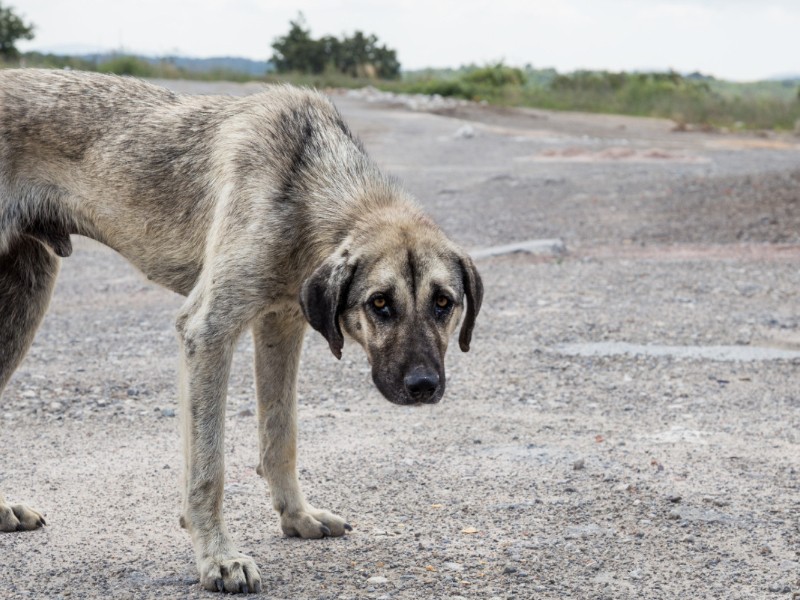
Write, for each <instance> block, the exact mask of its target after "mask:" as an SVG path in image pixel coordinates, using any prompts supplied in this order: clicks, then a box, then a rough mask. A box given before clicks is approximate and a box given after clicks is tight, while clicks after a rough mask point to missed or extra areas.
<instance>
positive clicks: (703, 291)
mask: <svg viewBox="0 0 800 600" xmlns="http://www.w3.org/2000/svg"><path fill="white" fill-rule="evenodd" d="M164 83H165V84H166V85H169V86H171V87H175V88H178V89H180V90H181V91H186V92H190V93H197V92H204V93H232V94H242V93H248V92H250V91H253V90H254V89H255V88H254V87H253V86H239V85H234V84H230V85H228V84H225V85H211V84H193V83H187V82H164ZM334 100H335V101H336V103H337V104H338V105H339V106H340V108H341V110H342V112H343V113H344V115H345V116H346V118H347V119H348V120H349V122H350V123H351V125H352V126H353V128H354V129H355V130H356V131H357V132H358V134H359V135H360V136H361V137H362V139H363V140H364V142H365V145H366V147H367V149H368V150H369V151H370V152H371V154H372V155H373V156H374V157H375V158H376V159H377V161H378V162H379V163H380V164H381V165H382V166H383V167H384V168H385V169H386V170H387V171H389V172H391V173H393V174H395V175H396V176H397V177H398V178H400V179H401V180H402V181H403V182H404V183H405V185H406V186H407V187H408V188H410V189H411V190H412V191H413V192H414V193H415V194H416V195H417V196H418V198H419V199H420V201H421V203H422V204H423V205H424V206H425V207H426V209H427V210H429V212H430V213H431V214H432V215H433V216H434V217H435V218H436V220H437V221H438V222H439V223H441V224H442V225H443V227H444V228H445V229H446V230H447V231H448V233H449V234H450V235H451V236H452V237H453V238H455V239H456V240H458V241H459V242H460V243H462V244H463V245H464V246H466V247H468V248H472V249H485V248H489V247H493V246H498V245H504V244H509V243H513V242H522V241H526V240H532V239H538V238H548V239H553V238H557V239H560V240H562V241H563V243H564V246H565V248H566V251H565V252H562V253H555V254H523V253H518V254H510V255H504V256H496V257H491V258H483V259H481V260H480V261H479V263H478V266H479V269H480V270H481V272H482V274H483V278H484V284H485V287H486V299H485V305H484V306H485V308H484V310H483V312H482V314H481V316H480V318H479V321H478V326H477V328H476V332H475V337H474V340H473V345H472V351H471V352H470V353H468V354H460V353H459V352H458V350H457V347H454V348H453V349H452V350H451V353H450V355H449V356H448V375H449V382H448V392H447V395H446V397H445V399H444V401H443V402H442V403H441V404H439V405H437V406H433V407H422V408H403V407H397V406H393V405H390V404H389V403H388V402H386V401H385V400H384V399H382V398H381V397H380V395H379V393H378V392H377V391H376V390H375V389H374V387H373V386H372V384H371V382H370V378H369V370H368V366H367V362H366V359H365V357H364V356H363V353H362V352H361V351H360V350H359V349H358V348H357V347H355V346H354V345H353V344H352V343H349V344H346V345H345V350H344V358H343V359H342V361H341V362H337V361H336V360H335V359H334V358H333V357H332V356H331V355H330V352H329V351H328V350H327V346H326V345H325V343H324V340H322V338H321V337H320V336H318V335H312V334H309V335H308V336H307V341H306V348H305V353H304V358H303V368H302V372H301V381H300V408H299V415H300V440H299V449H300V450H299V462H300V465H301V467H300V477H301V482H302V484H303V486H304V488H305V491H306V493H307V495H308V497H309V500H310V501H311V502H312V503H314V504H316V505H317V506H320V507H322V508H328V509H330V510H333V511H335V512H338V513H339V514H341V515H342V516H344V517H346V518H347V519H348V520H349V522H350V523H351V524H352V525H353V527H354V530H353V532H352V533H350V534H348V535H347V536H346V537H344V538H340V539H325V540H306V541H301V540H296V539H289V538H285V537H283V536H282V535H281V533H280V528H279V526H278V520H277V517H276V515H274V513H273V511H272V509H271V505H270V501H269V495H268V491H267V489H266V485H265V484H264V483H263V481H262V480H261V479H260V478H259V477H258V476H257V475H256V473H255V468H254V467H255V464H256V460H257V458H256V456H257V443H256V424H255V418H254V416H253V412H254V388H253V379H252V375H251V363H252V344H251V341H250V340H249V338H244V339H243V340H242V341H241V343H240V345H239V347H238V350H237V354H236V357H235V359H234V369H233V373H232V376H231V381H230V389H229V403H228V409H227V411H228V412H227V415H228V416H227V438H226V443H225V446H226V450H227V456H226V460H227V473H226V477H227V481H226V488H225V490H226V493H225V504H226V508H225V514H226V517H227V521H228V527H229V530H230V531H231V533H232V535H233V536H234V538H235V539H236V540H238V541H239V544H240V549H242V550H243V551H245V552H247V553H248V554H250V555H251V556H253V557H254V558H255V560H256V561H257V563H258V564H259V565H260V567H261V570H262V577H263V578H264V582H265V593H264V596H265V597H269V598H287V599H302V598H320V599H322V598H325V599H330V600H333V599H341V600H344V599H353V600H354V599H360V598H375V599H387V600H388V599H415V598H437V599H438V598H450V599H458V598H503V599H505V598H552V599H562V598H587V599H589V598H591V599H601V598H607V599H612V598H613V599H625V598H637V599H638V598H692V599H693V598H725V599H750V598H776V600H778V599H781V598H798V597H800V268H798V267H800V138H796V137H791V136H789V135H786V136H782V135H776V134H769V135H757V134H749V135H739V134H736V135H734V134H720V133H702V132H674V131H672V123H670V122H668V121H663V120H657V119H635V118H627V117H611V116H600V115H581V114H567V113H561V114H559V113H552V112H545V111H537V110H511V109H497V108H492V107H481V106H477V105H466V106H462V105H454V106H451V105H442V103H433V104H430V105H428V104H425V103H424V102H423V103H415V104H409V103H408V102H405V103H404V102H400V101H398V100H397V99H391V98H386V97H383V96H381V95H379V94H377V93H375V92H370V91H362V92H351V93H343V92H342V93H335V94H334ZM180 303H181V298H180V297H178V296H176V295H173V294H171V293H170V292H167V291H165V290H163V289H160V288H157V287H154V286H153V285H151V284H149V283H147V282H146V281H145V280H144V279H143V278H141V277H140V276H139V275H138V274H137V273H136V272H135V271H134V270H133V269H132V268H131V267H130V266H129V265H128V264H127V263H126V262H125V261H124V260H123V259H122V258H120V257H119V256H117V255H115V254H114V253H113V252H112V251H110V250H108V249H106V248H104V247H102V246H100V245H98V244H95V243H93V242H89V241H86V240H80V239H78V240H75V253H74V255H73V256H72V257H71V258H69V259H67V260H65V261H64V263H63V268H62V273H61V276H60V278H59V282H58V287H57V289H56V293H55V298H54V301H53V304H52V306H51V309H50V312H49V313H48V316H47V318H46V320H45V322H44V324H43V326H42V328H41V330H40V332H39V334H38V337H37V339H36V341H35V343H34V346H33V348H32V350H31V352H30V354H29V356H28V358H27V360H26V361H25V362H24V363H23V365H22V367H21V368H20V369H19V370H18V372H17V374H16V375H15V377H14V378H13V379H12V381H11V383H10V384H9V387H8V388H7V390H6V392H5V394H4V397H3V399H2V401H0V425H2V428H3V433H2V437H1V438H0V487H1V488H2V489H3V490H4V492H5V493H6V495H7V497H8V498H9V500H12V501H14V500H19V501H25V502H27V503H29V504H30V505H31V506H33V507H35V508H37V509H39V510H40V511H42V512H43V513H44V514H45V515H46V517H47V523H48V525H47V527H45V528H44V529H42V530H38V531H35V532H29V533H18V534H8V535H0V597H3V598H62V597H63V598H66V597H72V598H100V597H113V598H172V597H176V598H177V597H181V598H187V597H188V598H200V597H203V598H211V597H213V596H211V595H210V593H207V592H204V591H202V590H201V589H200V586H199V584H198V577H197V573H196V571H195V567H194V561H193V554H192V550H191V546H190V542H189V538H188V536H187V535H186V533H185V532H184V531H183V530H181V529H180V528H179V527H178V514H179V506H180V504H179V492H178V478H179V473H180V464H181V461H180V444H179V437H178V427H177V418H175V415H176V410H177V402H176V375H175V372H176V365H177V359H176V350H177V343H176V340H175V338H174V334H173V319H174V315H175V312H176V310H177V308H178V306H179V305H180ZM707 347H724V348H727V347H731V348H728V350H729V351H731V352H732V354H723V355H720V356H716V355H714V356H711V357H709V356H710V355H709V354H708V353H704V351H700V350H702V349H704V348H707ZM665 349H666V350H665ZM698 349H700V350H698ZM761 349H771V350H781V351H783V353H774V352H773V353H772V354H770V353H765V352H762V351H761ZM715 356H716V357H715ZM775 356H779V358H775Z"/></svg>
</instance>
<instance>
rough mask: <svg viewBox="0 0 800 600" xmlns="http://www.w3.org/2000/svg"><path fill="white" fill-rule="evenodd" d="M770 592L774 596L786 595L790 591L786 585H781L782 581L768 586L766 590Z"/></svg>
mask: <svg viewBox="0 0 800 600" xmlns="http://www.w3.org/2000/svg"><path fill="white" fill-rule="evenodd" d="M767 589H768V590H769V591H770V592H774V593H776V594H788V593H789V592H791V591H792V588H790V587H789V586H788V585H786V584H785V583H783V582H782V581H776V582H774V583H770V584H769V588H767Z"/></svg>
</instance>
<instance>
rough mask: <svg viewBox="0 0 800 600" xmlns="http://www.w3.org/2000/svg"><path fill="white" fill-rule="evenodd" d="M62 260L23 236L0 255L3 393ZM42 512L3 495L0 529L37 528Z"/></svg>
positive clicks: (0, 373) (0, 375) (0, 372)
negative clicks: (13, 502) (8, 500)
mask: <svg viewBox="0 0 800 600" xmlns="http://www.w3.org/2000/svg"><path fill="white" fill-rule="evenodd" d="M58 268H59V259H58V258H57V257H56V256H55V255H53V254H52V253H51V252H50V251H49V250H48V249H47V248H46V247H45V246H44V245H43V244H42V243H40V242H38V241H37V240H35V239H33V238H30V237H25V236H20V237H19V238H17V239H15V240H14V241H13V242H12V243H11V244H10V245H9V247H8V249H7V250H6V252H5V253H4V254H2V255H0V393H2V391H3V388H4V387H5V385H6V384H7V383H8V380H9V379H10V378H11V374H12V373H13V372H14V370H15V369H16V368H17V366H18V365H19V363H20V362H22V358H23V357H24V356H25V353H26V352H27V350H28V348H30V345H31V342H32V341H33V336H34V334H35V333H36V329H37V328H38V327H39V323H41V321H42V317H43V316H44V313H45V311H46V310H47V305H48V304H49V303H50V297H51V295H52V293H53V287H54V284H55V280H56V275H57V274H58ZM42 525H44V518H43V517H42V515H40V514H39V513H37V512H36V511H34V510H31V509H30V508H28V507H26V506H24V505H22V504H15V505H10V504H8V503H7V502H6V500H5V498H4V497H3V495H2V494H0V531H18V530H28V529H36V528H38V527H41V526H42Z"/></svg>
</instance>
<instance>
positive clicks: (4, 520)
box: [0, 504, 45, 532]
mask: <svg viewBox="0 0 800 600" xmlns="http://www.w3.org/2000/svg"><path fill="white" fill-rule="evenodd" d="M42 525H45V521H44V517H43V516H42V515H40V514H39V513H38V512H36V511H35V510H33V509H31V508H28V507H27V506H25V505H24V504H14V505H12V506H9V505H8V504H0V531H6V532H8V531H31V530H32V529H39V527H41V526H42Z"/></svg>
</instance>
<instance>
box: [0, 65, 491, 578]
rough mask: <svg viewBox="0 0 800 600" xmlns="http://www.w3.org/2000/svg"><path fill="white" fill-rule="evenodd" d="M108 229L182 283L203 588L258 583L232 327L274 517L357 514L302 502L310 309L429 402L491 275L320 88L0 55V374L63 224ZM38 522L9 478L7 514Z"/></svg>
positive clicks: (40, 301) (188, 443) (438, 393)
mask: <svg viewBox="0 0 800 600" xmlns="http://www.w3.org/2000/svg"><path fill="white" fill-rule="evenodd" d="M72 234H78V235H83V236H87V237H90V238H93V239H95V240H98V241H100V242H102V243H103V244H105V245H107V246H109V247H111V248H113V249H114V250H116V251H117V252H119V253H120V254H122V255H123V256H124V257H126V258H127V259H128V260H129V261H130V262H132V263H133V264H134V265H135V266H136V267H137V268H138V269H139V270H140V271H142V272H143V273H144V274H145V275H146V276H147V277H148V278H149V279H151V280H152V281H155V282H157V283H159V284H160V285H163V286H165V287H167V288H169V289H171V290H173V291H175V292H178V293H180V294H183V295H185V296H186V302H185V303H184V305H183V307H182V308H181V309H180V312H179V315H178V317H177V321H176V328H177V332H178V339H179V342H180V358H181V369H180V371H181V372H180V386H179V387H180V397H181V414H182V421H183V425H182V430H183V433H182V435H183V440H184V501H183V510H182V516H181V525H182V526H183V527H185V528H186V529H188V531H189V532H190V534H191V536H192V542H193V545H194V549H195V553H196V557H197V566H198V569H199V571H200V582H201V584H202V586H203V587H204V588H206V589H208V590H218V591H223V590H224V591H227V592H245V593H247V592H249V591H259V590H260V589H261V578H260V575H259V571H258V568H257V566H256V564H255V562H254V561H253V560H252V559H251V558H249V557H247V556H245V555H243V554H241V553H240V552H238V551H237V550H236V549H235V546H234V544H233V542H232V540H231V538H230V536H229V535H228V532H227V530H226V527H225V523H224V520H223V517H222V499H223V480H224V459H223V443H222V440H223V433H224V423H225V401H226V396H225V394H226V389H227V380H228V375H229V371H230V364H231V355H232V353H233V348H234V344H235V342H236V340H237V338H238V337H239V335H240V334H241V333H242V331H243V330H244V329H245V328H247V327H249V328H250V329H251V330H252V334H253V339H254V344H255V376H256V389H257V397H258V410H257V412H258V430H259V440H260V442H259V445H260V449H259V457H260V461H259V467H258V472H259V473H260V474H261V475H262V476H263V477H265V478H266V480H267V482H268V483H269V487H270V490H271V494H272V500H273V505H274V507H275V510H277V511H278V513H279V514H280V521H281V527H282V529H283V531H284V533H286V534H287V535H290V536H300V537H303V538H320V537H323V536H341V535H343V534H344V532H345V530H349V529H350V526H349V525H348V524H347V523H346V522H345V521H344V520H343V519H342V518H340V517H338V516H336V515H334V514H331V513H330V512H328V511H325V510H318V509H316V508H314V507H313V506H311V505H310V504H308V503H307V502H306V500H305V499H304V497H303V494H302V492H301V491H300V487H299V483H298V479H297V470H296V464H295V462H296V461H295V453H296V435H297V424H296V381H297V368H298V363H299V359H300V350H301V346H302V341H303V333H304V330H305V327H306V321H308V323H310V324H311V326H312V327H313V328H314V329H316V330H317V331H319V332H320V333H321V334H322V335H323V336H324V337H325V339H326V340H327V342H328V344H329V346H330V349H331V352H333V354H334V355H335V356H336V357H337V358H341V353H342V347H343V344H344V334H347V335H349V336H350V337H351V338H353V339H354V340H356V341H357V342H358V343H359V344H360V345H361V346H362V347H363V348H364V350H365V351H366V354H367V357H368V359H369V362H370V363H371V366H372V379H373V381H374V382H375V384H376V385H377V387H378V389H379V390H380V391H381V393H382V394H383V395H384V396H385V397H386V398H387V399H389V400H390V401H391V402H394V403H396V404H419V403H434V402H438V401H439V400H440V399H441V397H442V394H443V393H444V387H445V373H444V354H445V350H446V349H447V345H448V339H449V337H450V336H451V334H452V333H453V332H454V331H455V329H456V328H457V327H458V323H459V321H460V320H461V317H462V315H463V317H464V318H463V323H462V325H461V331H460V335H459V344H460V347H461V349H462V350H463V351H465V352H466V351H467V350H468V349H469V344H470V339H471V336H472V331H473V327H474V325H475V318H476V316H477V315H478V311H479V310H480V306H481V300H482V297H483V287H482V283H481V279H480V276H479V275H478V272H477V270H476V269H475V265H474V264H473V262H472V260H470V258H469V256H468V255H467V254H466V253H465V252H463V251H462V250H461V249H460V248H458V247H457V246H456V245H455V244H454V243H453V242H451V241H450V240H448V239H447V238H446V237H445V236H444V234H443V233H442V232H441V230H440V229H439V228H438V227H437V226H436V225H435V224H434V223H433V222H432V221H431V220H430V219H429V218H428V217H426V216H425V215H424V214H423V213H422V212H421V211H420V209H419V208H418V207H417V206H416V205H415V204H414V203H413V201H412V200H411V199H410V198H409V196H408V195H407V194H406V193H405V192H404V191H403V190H401V189H400V188H399V187H398V186H397V184H396V183H394V182H393V181H392V180H390V179H388V178H387V177H385V176H383V175H382V174H381V173H380V172H379V171H378V170H377V168H376V167H375V165H374V163H373V162H371V160H370V159H369V158H368V157H367V155H366V153H365V151H364V149H363V147H362V146H361V144H360V143H359V141H358V140H357V139H356V138H355V137H354V136H353V135H352V134H351V132H350V130H349V129H348V127H347V126H346V125H345V123H344V122H343V120H342V118H341V116H340V115H339V113H338V112H337V110H336V108H335V107H334V106H333V105H332V104H331V102H330V101H329V100H327V99H326V98H325V97H324V96H322V95H321V94H318V93H316V92H313V91H310V90H303V89H297V88H293V87H289V86H275V87H267V88H265V89H264V91H262V92H261V93H258V94H255V95H252V96H247V97H243V98H230V97H224V96H206V97H203V96H185V95H179V94H175V93H172V92H170V91H168V90H166V89H163V88H160V87H156V86H153V85H150V84H148V83H145V82H142V81H138V80H135V79H130V78H121V77H114V76H106V75H97V74H90V73H67V72H56V71H45V70H33V69H31V70H5V71H0V391H2V389H3V387H4V386H5V384H6V383H7V382H8V380H9V378H10V377H11V374H12V373H13V371H14V369H15V368H16V367H17V365H18V364H19V363H20V361H21V360H22V358H23V356H24V354H25V352H26V351H27V349H28V348H29V346H30V344H31V341H32V340H33V336H34V333H35V332H36V329H37V327H38V325H39V323H40V322H41V320H42V317H43V315H44V312H45V310H46V309H47V305H48V303H49V301H50V296H51V294H52V291H53V285H54V282H55V278H56V275H57V273H58V269H59V263H60V258H59V257H61V258H63V257H67V256H69V255H70V253H71V252H72V245H71V242H70V235H72ZM43 524H44V519H43V518H42V516H41V515H40V514H39V513H37V512H36V511H34V510H31V509H30V508H28V507H26V506H24V505H21V504H17V505H10V504H8V503H7V502H6V501H5V499H4V498H3V496H2V495H1V494H0V530H1V531H14V530H28V529H35V528H37V527H40V526H41V525H43Z"/></svg>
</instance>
